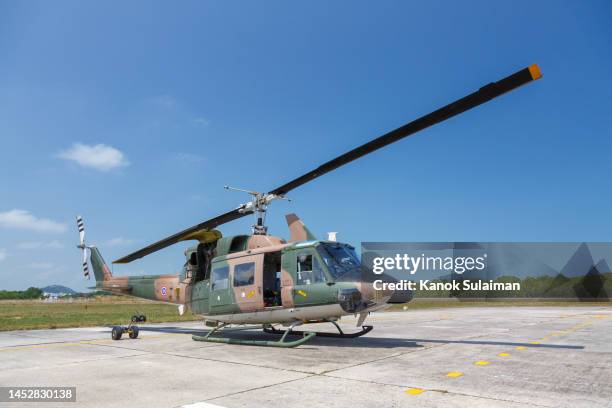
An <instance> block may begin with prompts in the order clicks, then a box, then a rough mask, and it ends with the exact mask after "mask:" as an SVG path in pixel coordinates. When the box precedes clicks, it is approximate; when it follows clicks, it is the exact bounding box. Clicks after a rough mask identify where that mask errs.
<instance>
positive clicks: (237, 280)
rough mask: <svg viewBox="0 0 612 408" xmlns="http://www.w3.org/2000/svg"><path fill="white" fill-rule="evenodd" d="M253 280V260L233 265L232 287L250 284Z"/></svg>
mask: <svg viewBox="0 0 612 408" xmlns="http://www.w3.org/2000/svg"><path fill="white" fill-rule="evenodd" d="M254 282H255V262H248V263H243V264H239V265H236V266H234V287H236V286H247V285H252V284H253V283H254Z"/></svg>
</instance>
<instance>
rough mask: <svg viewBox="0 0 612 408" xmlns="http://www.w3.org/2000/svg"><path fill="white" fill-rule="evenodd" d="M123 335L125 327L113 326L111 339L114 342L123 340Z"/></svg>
mask: <svg viewBox="0 0 612 408" xmlns="http://www.w3.org/2000/svg"><path fill="white" fill-rule="evenodd" d="M122 334H123V327H121V326H113V331H112V332H111V337H112V339H113V340H121V335H122ZM130 336H131V335H130Z"/></svg>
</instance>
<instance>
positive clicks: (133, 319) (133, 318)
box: [132, 315, 140, 323]
mask: <svg viewBox="0 0 612 408" xmlns="http://www.w3.org/2000/svg"><path fill="white" fill-rule="evenodd" d="M139 321H140V316H138V315H134V316H132V323H136V322H139Z"/></svg>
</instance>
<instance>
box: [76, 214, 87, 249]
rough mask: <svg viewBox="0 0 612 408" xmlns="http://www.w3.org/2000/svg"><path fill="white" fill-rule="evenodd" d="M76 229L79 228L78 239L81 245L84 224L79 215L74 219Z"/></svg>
mask: <svg viewBox="0 0 612 408" xmlns="http://www.w3.org/2000/svg"><path fill="white" fill-rule="evenodd" d="M76 222H77V227H78V228H79V238H80V239H81V245H83V244H85V224H83V217H81V216H80V215H79V216H78V217H77V219H76Z"/></svg>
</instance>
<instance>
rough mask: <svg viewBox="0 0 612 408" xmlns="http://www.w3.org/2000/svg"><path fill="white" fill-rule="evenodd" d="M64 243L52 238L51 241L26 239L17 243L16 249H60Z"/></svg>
mask: <svg viewBox="0 0 612 408" xmlns="http://www.w3.org/2000/svg"><path fill="white" fill-rule="evenodd" d="M63 247H64V244H62V243H61V242H59V241H57V240H53V241H48V242H44V241H27V242H20V243H19V244H17V249H25V250H29V249H60V248H63Z"/></svg>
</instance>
